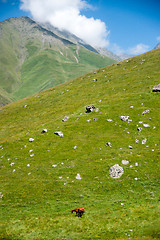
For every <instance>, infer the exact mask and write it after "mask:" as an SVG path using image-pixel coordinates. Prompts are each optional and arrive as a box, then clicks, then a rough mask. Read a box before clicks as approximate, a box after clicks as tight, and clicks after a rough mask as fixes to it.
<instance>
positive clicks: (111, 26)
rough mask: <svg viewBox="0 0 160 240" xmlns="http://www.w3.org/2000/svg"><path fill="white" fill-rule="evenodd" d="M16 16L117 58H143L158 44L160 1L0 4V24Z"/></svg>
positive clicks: (9, 0)
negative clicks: (66, 34) (47, 25)
mask: <svg viewBox="0 0 160 240" xmlns="http://www.w3.org/2000/svg"><path fill="white" fill-rule="evenodd" d="M19 16H28V17H31V18H32V19H34V20H36V21H38V22H42V23H45V22H49V23H50V24H52V25H53V26H55V27H58V28H59V29H61V30H63V29H64V30H67V31H69V32H71V33H73V34H75V35H76V36H78V37H79V38H81V39H83V40H84V41H85V42H87V43H88V44H90V45H92V46H93V47H105V48H107V49H108V50H110V51H112V52H114V53H115V54H117V55H121V54H129V55H138V54H142V53H144V52H146V51H150V50H152V49H153V48H154V47H155V46H156V45H157V43H159V42H160V0H0V21H4V20H6V19H8V18H10V17H19Z"/></svg>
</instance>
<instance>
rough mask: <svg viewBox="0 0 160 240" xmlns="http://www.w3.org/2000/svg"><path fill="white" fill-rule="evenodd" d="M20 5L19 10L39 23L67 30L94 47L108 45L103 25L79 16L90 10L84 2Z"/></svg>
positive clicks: (40, 0) (41, 0) (39, 0)
mask: <svg viewBox="0 0 160 240" xmlns="http://www.w3.org/2000/svg"><path fill="white" fill-rule="evenodd" d="M21 3H22V4H21V9H22V10H24V11H29V12H30V13H31V15H32V17H33V18H34V19H35V20H37V21H39V22H43V23H44V22H49V23H50V24H52V25H53V26H55V27H58V28H60V29H61V30H63V29H64V30H67V31H69V32H71V33H73V34H75V35H76V36H78V37H79V38H81V39H83V40H84V41H85V42H87V43H88V44H90V45H92V46H95V47H96V46H98V47H107V46H108V45H109V41H108V40H107V36H108V35H109V31H108V30H107V27H106V25H105V23H104V22H102V21H101V20H100V19H94V18H87V17H86V16H85V15H82V14H81V12H80V11H81V10H82V9H87V8H91V6H90V5H89V4H87V2H86V1H84V0H21Z"/></svg>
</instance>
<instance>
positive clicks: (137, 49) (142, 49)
mask: <svg viewBox="0 0 160 240" xmlns="http://www.w3.org/2000/svg"><path fill="white" fill-rule="evenodd" d="M148 50H149V46H148V45H145V44H143V43H139V44H137V45H136V46H135V47H133V48H129V49H128V50H127V53H128V54H132V55H138V54H142V53H145V52H147V51H148Z"/></svg>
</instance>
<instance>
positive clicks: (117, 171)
mask: <svg viewBox="0 0 160 240" xmlns="http://www.w3.org/2000/svg"><path fill="white" fill-rule="evenodd" d="M123 173H124V171H123V168H122V167H120V166H119V165H118V164H115V165H114V166H113V167H111V168H110V169H109V174H110V176H111V178H120V177H121V176H122V174H123Z"/></svg>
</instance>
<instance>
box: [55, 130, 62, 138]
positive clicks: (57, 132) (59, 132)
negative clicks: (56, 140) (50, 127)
mask: <svg viewBox="0 0 160 240" xmlns="http://www.w3.org/2000/svg"><path fill="white" fill-rule="evenodd" d="M54 134H56V135H58V136H59V137H64V135H63V132H62V131H56V132H54Z"/></svg>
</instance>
